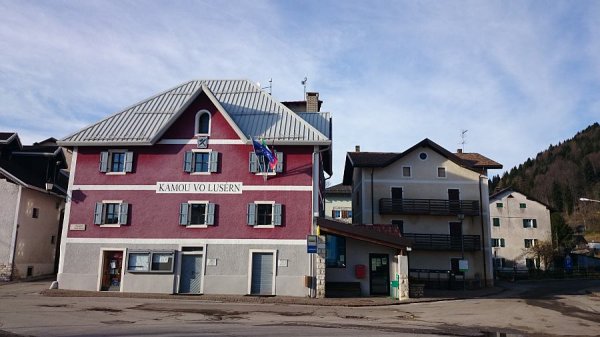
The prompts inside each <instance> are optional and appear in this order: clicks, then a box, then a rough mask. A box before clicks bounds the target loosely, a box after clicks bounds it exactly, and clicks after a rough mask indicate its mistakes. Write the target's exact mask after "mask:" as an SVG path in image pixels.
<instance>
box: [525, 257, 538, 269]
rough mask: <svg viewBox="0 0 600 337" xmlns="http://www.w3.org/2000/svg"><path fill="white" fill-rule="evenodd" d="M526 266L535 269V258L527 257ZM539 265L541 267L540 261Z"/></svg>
mask: <svg viewBox="0 0 600 337" xmlns="http://www.w3.org/2000/svg"><path fill="white" fill-rule="evenodd" d="M525 266H527V269H535V260H534V259H530V258H527V259H525ZM538 267H539V261H538Z"/></svg>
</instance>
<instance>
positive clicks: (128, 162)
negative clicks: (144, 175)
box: [125, 152, 133, 172]
mask: <svg viewBox="0 0 600 337" xmlns="http://www.w3.org/2000/svg"><path fill="white" fill-rule="evenodd" d="M132 171H133V152H125V172H132Z"/></svg>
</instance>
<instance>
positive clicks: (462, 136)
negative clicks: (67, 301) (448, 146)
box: [460, 129, 469, 152]
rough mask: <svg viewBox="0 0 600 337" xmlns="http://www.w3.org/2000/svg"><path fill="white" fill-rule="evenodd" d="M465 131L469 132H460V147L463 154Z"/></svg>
mask: <svg viewBox="0 0 600 337" xmlns="http://www.w3.org/2000/svg"><path fill="white" fill-rule="evenodd" d="M467 131H469V130H464V129H463V130H460V145H461V146H462V150H463V152H465V144H466V143H467V141H466V140H465V138H467Z"/></svg>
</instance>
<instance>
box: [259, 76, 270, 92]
mask: <svg viewBox="0 0 600 337" xmlns="http://www.w3.org/2000/svg"><path fill="white" fill-rule="evenodd" d="M258 86H259V87H260V83H259V84H258ZM261 89H269V95H272V94H273V78H269V86H268V87H261Z"/></svg>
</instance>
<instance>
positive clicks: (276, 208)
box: [273, 204, 281, 226]
mask: <svg viewBox="0 0 600 337" xmlns="http://www.w3.org/2000/svg"><path fill="white" fill-rule="evenodd" d="M273 225H274V226H281V204H274V205H273Z"/></svg>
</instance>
